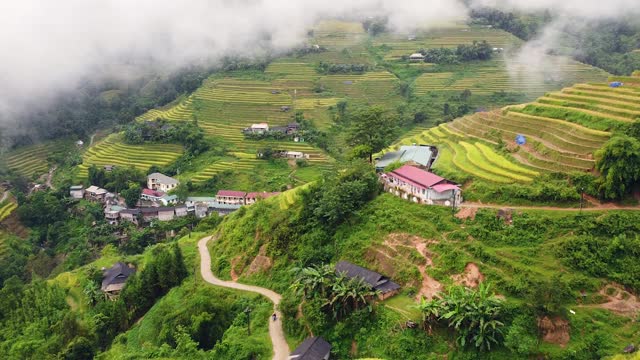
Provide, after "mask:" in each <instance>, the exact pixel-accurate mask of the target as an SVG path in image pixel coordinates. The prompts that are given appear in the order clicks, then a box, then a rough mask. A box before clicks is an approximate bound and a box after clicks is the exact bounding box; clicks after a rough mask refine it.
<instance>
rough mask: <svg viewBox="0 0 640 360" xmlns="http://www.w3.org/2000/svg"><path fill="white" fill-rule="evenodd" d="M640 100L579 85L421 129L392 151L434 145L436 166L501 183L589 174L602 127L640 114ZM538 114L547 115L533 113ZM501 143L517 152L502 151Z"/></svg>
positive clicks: (603, 86) (638, 93)
mask: <svg viewBox="0 0 640 360" xmlns="http://www.w3.org/2000/svg"><path fill="white" fill-rule="evenodd" d="M639 104H640V88H638V87H625V86H623V87H621V88H611V87H609V86H608V84H607V83H590V84H577V85H575V86H573V87H570V88H565V89H562V91H557V92H551V93H547V94H546V95H545V96H543V97H541V98H539V99H538V100H537V101H536V102H533V103H532V104H528V106H512V107H506V108H504V109H502V110H498V111H491V112H479V113H476V114H473V115H469V116H465V117H462V118H459V119H456V120H454V121H452V122H449V123H446V124H441V125H440V126H438V127H435V128H431V129H417V130H415V131H413V132H411V133H409V134H408V135H407V136H406V137H405V138H403V139H402V140H400V141H399V142H398V143H396V144H395V145H393V146H392V147H390V148H389V149H388V150H387V151H389V150H393V149H397V148H398V147H399V146H400V145H407V144H414V143H416V144H430V145H436V146H437V147H438V150H439V154H438V159H437V161H436V163H435V165H434V169H435V170H436V171H440V172H442V173H443V174H447V175H450V176H451V175H453V176H455V174H458V175H459V177H460V178H466V177H468V176H470V177H472V178H477V179H483V180H486V181H491V182H496V183H510V182H529V181H532V180H533V179H534V178H535V177H536V176H538V175H539V174H540V173H543V172H571V171H590V170H592V169H593V167H594V165H595V161H594V157H593V153H594V152H595V151H597V150H598V149H599V148H601V147H602V146H603V144H604V143H605V142H606V141H607V140H608V139H609V138H610V137H611V132H609V131H603V130H602V129H601V128H602V127H603V126H604V125H607V126H608V124H610V123H617V124H624V123H627V122H628V121H630V120H631V119H639V118H640V117H638V116H639V115H640V105H639ZM538 111H539V112H540V114H546V115H548V116H542V115H535V114H532V113H535V112H538ZM583 119H586V120H583ZM603 123H604V125H603ZM517 135H524V136H525V138H526V139H527V142H526V144H524V145H517V144H516V143H515V138H516V136H517ZM500 143H505V144H507V146H508V148H511V149H512V151H510V152H501V151H498V150H497V149H498V145H499V144H500Z"/></svg>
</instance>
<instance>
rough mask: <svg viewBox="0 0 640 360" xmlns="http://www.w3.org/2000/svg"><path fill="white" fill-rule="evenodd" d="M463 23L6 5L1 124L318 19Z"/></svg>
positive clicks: (211, 6) (184, 7) (373, 1)
mask: <svg viewBox="0 0 640 360" xmlns="http://www.w3.org/2000/svg"><path fill="white" fill-rule="evenodd" d="M465 14H466V9H465V7H464V6H463V5H462V4H461V3H459V2H458V1H456V0H454V1H451V0H426V1H425V0H422V1H418V0H414V1H409V0H395V1H392V0H350V1H343V0H340V1H338V0H326V1H310V0H296V1H291V0H262V1H261V0H190V1H168V0H136V1H130V0H101V1H98V0H89V1H87V0H57V1H41V0H21V1H3V2H2V3H1V4H0V48H1V49H2V53H3V54H2V56H0V83H1V84H2V86H0V115H1V114H4V115H5V117H6V116H7V114H11V113H12V112H13V113H15V112H19V111H20V110H21V109H23V108H25V107H29V106H30V105H31V104H33V103H38V102H40V101H45V100H46V99H47V98H50V97H51V96H52V95H53V94H55V93H57V92H59V91H62V90H67V89H73V88H75V87H76V86H77V84H78V82H79V81H80V80H81V79H83V78H84V77H89V76H92V74H94V73H95V72H96V71H100V72H104V70H105V69H118V68H119V67H118V66H117V65H118V64H123V63H126V64H129V65H135V64H141V65H143V66H144V67H145V68H158V69H163V70H168V71H170V70H172V69H175V68H179V67H181V66H185V65H190V64H202V63H204V64H211V63H215V61H217V60H219V59H220V58H221V57H223V56H228V55H232V56H233V55H244V56H252V55H253V54H255V53H256V51H257V50H258V49H260V48H262V47H263V45H264V44H265V40H264V39H265V38H268V39H270V40H269V41H268V47H269V49H270V50H274V51H278V50H283V49H288V48H291V47H293V46H296V45H299V44H300V43H301V42H303V41H304V39H305V35H306V32H307V30H308V29H309V28H311V27H312V26H313V24H314V23H316V21H318V20H319V19H321V18H324V17H351V18H357V17H364V16H368V15H386V16H388V18H389V25H390V27H392V28H393V29H397V30H408V29H411V28H416V27H428V26H429V25H430V24H433V23H436V22H438V23H441V22H442V21H446V20H447V19H453V18H460V17H464V16H465ZM267 34H268V36H266V35H267ZM112 75H114V76H120V77H122V76H123V74H118V73H114V74H112Z"/></svg>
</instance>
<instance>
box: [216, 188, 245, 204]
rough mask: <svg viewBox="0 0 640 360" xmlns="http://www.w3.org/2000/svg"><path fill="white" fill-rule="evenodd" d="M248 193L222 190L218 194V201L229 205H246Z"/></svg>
mask: <svg viewBox="0 0 640 360" xmlns="http://www.w3.org/2000/svg"><path fill="white" fill-rule="evenodd" d="M245 196H247V193H246V192H244V191H235V190H220V191H218V193H217V194H216V201H217V202H218V203H220V204H227V205H244V198H245Z"/></svg>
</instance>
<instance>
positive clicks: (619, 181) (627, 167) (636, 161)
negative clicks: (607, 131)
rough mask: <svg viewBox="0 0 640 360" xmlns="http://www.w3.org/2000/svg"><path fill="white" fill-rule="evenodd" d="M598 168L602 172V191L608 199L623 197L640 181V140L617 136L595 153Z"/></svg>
mask: <svg viewBox="0 0 640 360" xmlns="http://www.w3.org/2000/svg"><path fill="white" fill-rule="evenodd" d="M595 156H596V170H598V171H600V173H601V174H602V178H601V183H600V192H601V194H602V196H603V197H604V198H607V199H621V198H622V197H624V196H625V195H626V194H628V193H630V192H631V190H633V187H634V186H635V185H637V184H638V182H639V181H640V141H638V140H637V139H634V138H631V137H628V136H616V137H614V138H612V139H611V140H609V141H608V142H607V143H606V144H605V146H604V147H603V148H602V149H600V150H598V151H597V152H596V153H595Z"/></svg>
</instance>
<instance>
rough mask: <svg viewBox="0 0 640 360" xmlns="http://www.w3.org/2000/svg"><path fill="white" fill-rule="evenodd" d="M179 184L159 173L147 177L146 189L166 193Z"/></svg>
mask: <svg viewBox="0 0 640 360" xmlns="http://www.w3.org/2000/svg"><path fill="white" fill-rule="evenodd" d="M179 183H180V182H179V181H178V180H176V179H174V178H172V177H169V176H167V175H164V174H160V173H153V174H151V175H149V176H147V188H149V189H151V190H159V191H162V192H165V193H166V192H168V191H169V190H173V189H175V188H176V186H178V184H179Z"/></svg>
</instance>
